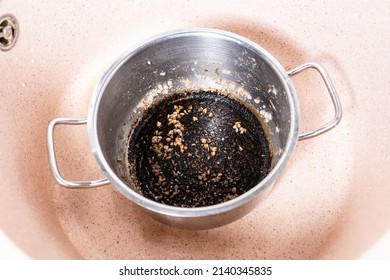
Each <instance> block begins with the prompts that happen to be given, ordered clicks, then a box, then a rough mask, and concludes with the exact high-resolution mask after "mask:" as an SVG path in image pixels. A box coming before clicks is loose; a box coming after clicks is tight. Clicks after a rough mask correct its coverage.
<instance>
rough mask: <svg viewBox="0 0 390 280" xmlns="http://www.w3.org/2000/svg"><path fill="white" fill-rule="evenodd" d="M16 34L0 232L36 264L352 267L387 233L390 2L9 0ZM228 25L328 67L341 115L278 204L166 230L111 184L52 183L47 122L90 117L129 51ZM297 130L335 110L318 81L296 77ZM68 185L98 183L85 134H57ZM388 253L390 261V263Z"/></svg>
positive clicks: (278, 195)
mask: <svg viewBox="0 0 390 280" xmlns="http://www.w3.org/2000/svg"><path fill="white" fill-rule="evenodd" d="M6 13H11V14H13V15H15V16H16V18H17V19H18V21H19V24H20V34H19V38H18V41H17V43H16V45H15V46H14V48H13V49H11V50H9V51H7V52H0V65H1V68H2V71H1V75H0V85H1V86H0V119H1V122H0V163H1V166H2V168H1V169H0V178H1V184H0V190H1V193H2V195H1V196H0V229H1V230H2V231H3V232H4V233H5V234H6V235H7V236H8V237H9V238H10V239H11V240H12V242H14V244H16V246H18V247H19V248H21V249H22V250H23V251H24V252H25V253H26V254H27V255H29V256H30V257H31V258H37V259H68V258H71V259H74V258H76V259H79V258H87V259H232V258H234V259H236V258H237V259H264V258H266V259H355V258H359V256H361V255H362V254H363V253H364V252H365V251H366V250H367V249H368V248H370V247H371V245H372V244H374V243H375V242H376V241H377V240H378V239H380V237H381V236H383V235H384V234H385V232H386V231H388V230H389V228H390V219H389V216H390V188H389V183H388V182H389V181H390V177H389V176H390V174H389V172H388V169H389V166H390V153H389V143H390V135H389V120H390V110H388V108H389V105H390V77H389V75H388V73H389V70H390V69H389V62H390V52H389V51H388V50H389V49H390V31H389V29H388V26H389V24H390V18H389V17H388V15H389V14H390V3H389V2H388V1H321V2H320V1H299V2H291V1H226V0H224V1H116V2H115V4H110V5H107V2H106V1H82V2H80V1H73V0H71V1H66V2H64V3H62V4H61V5H59V4H58V3H55V2H53V1H48V0H44V1H39V2H35V3H30V2H28V3H26V2H25V1H21V0H15V1H0V16H1V15H2V14H6ZM187 27H209V28H219V29H223V30H227V31H231V32H235V33H237V34H239V35H242V36H244V37H247V38H249V39H251V40H253V41H254V42H256V43H258V44H260V45H261V46H263V47H264V48H265V49H267V50H268V51H269V52H270V53H271V54H273V55H274V56H275V58H276V59H278V60H279V62H280V63H281V64H282V65H283V66H284V67H285V68H286V69H291V68H293V67H296V66H298V65H300V64H302V63H305V62H308V61H315V62H319V63H321V64H323V65H324V66H325V67H326V68H327V70H328V72H329V73H330V75H331V77H332V79H333V82H334V84H335V86H336V88H337V90H338V92H339V95H340V98H341V102H342V105H343V110H344V116H343V119H342V122H341V123H340V125H339V126H338V127H337V128H335V129H334V130H332V131H330V132H329V133H326V134H324V135H321V136H320V137H317V138H315V139H311V140H308V141H303V142H299V143H298V146H297V148H296V150H295V152H294V154H293V157H292V159H291V160H290V162H289V164H288V166H287V168H286V169H285V171H284V172H283V174H282V175H281V176H280V178H279V179H278V180H277V182H276V184H275V188H274V190H273V191H272V193H271V194H270V195H269V197H268V198H267V199H266V200H265V201H263V202H262V203H261V204H259V205H258V207H257V208H256V209H255V210H253V211H252V212H251V213H250V214H248V215H247V216H245V217H244V218H242V219H240V220H239V221H237V222H235V223H232V224H230V225H227V226H224V227H221V228H217V229H212V230H206V231H186V230H179V229H175V228H171V227H168V226H165V225H162V224H160V223H158V222H156V221H154V220H152V219H151V218H149V217H148V216H146V215H145V214H144V213H142V212H141V211H140V210H139V209H138V208H137V207H135V205H134V204H133V203H131V202H129V201H128V200H127V199H126V198H124V197H123V196H122V195H120V194H119V193H118V192H116V191H115V190H114V188H113V187H111V186H105V187H101V188H96V189H90V190H69V189H64V188H61V187H60V186H58V185H57V184H56V183H55V181H54V180H53V178H52V176H51V173H50V170H49V165H48V157H47V151H46V129H47V125H48V122H49V121H50V120H52V119H54V118H56V117H84V116H86V115H87V110H88V103H89V100H90V98H91V95H92V91H93V88H94V87H95V85H96V83H97V81H98V80H99V78H100V77H101V76H102V74H103V73H104V72H105V70H106V69H107V68H108V67H109V66H110V65H111V63H112V62H113V61H115V59H116V58H117V57H118V56H119V55H120V54H121V53H122V52H123V51H124V50H126V49H128V48H129V47H131V46H133V45H134V44H136V43H138V42H140V41H141V40H144V39H146V38H148V37H150V36H153V35H156V34H159V33H161V32H165V31H170V30H174V29H179V28H187ZM293 82H294V85H295V87H296V90H297V92H298V98H299V101H300V106H301V115H302V116H301V118H302V119H301V130H302V131H307V130H309V129H312V128H315V127H318V126H320V125H321V124H322V123H324V122H326V121H327V120H328V119H329V118H331V116H332V113H333V112H332V107H331V106H330V102H329V100H328V96H327V95H326V92H325V88H324V86H323V85H322V83H321V81H320V80H319V78H318V77H317V76H316V75H315V74H312V73H310V72H308V73H307V74H303V75H299V76H297V77H294V78H293ZM56 139H57V143H58V144H57V145H58V153H59V156H58V158H59V161H60V163H61V164H60V168H61V170H63V174H64V176H67V177H69V178H74V179H92V178H93V179H96V178H98V177H101V176H102V175H101V173H100V170H99V168H98V167H97V164H96V163H95V160H94V158H93V157H92V154H91V151H90V148H89V145H88V139H87V132H86V127H83V126H81V127H77V128H74V127H72V128H63V129H59V130H58V132H57V133H56ZM389 257H390V255H389Z"/></svg>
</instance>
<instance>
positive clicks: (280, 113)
mask: <svg viewBox="0 0 390 280" xmlns="http://www.w3.org/2000/svg"><path fill="white" fill-rule="evenodd" d="M200 90H203V91H214V92H222V93H227V94H229V95H230V96H232V97H234V98H235V99H237V100H240V101H241V102H242V103H244V104H246V106H247V107H248V108H251V110H252V111H254V112H255V113H256V114H257V115H258V116H259V119H260V121H261V123H262V125H263V127H264V128H265V130H266V131H267V137H268V140H269V142H270V150H271V154H272V157H273V159H272V167H275V166H277V165H278V164H279V162H280V161H281V159H283V158H285V157H286V156H284V157H283V155H284V154H285V153H286V150H288V151H287V152H288V153H290V152H291V149H292V148H291V147H293V146H295V141H296V131H297V130H298V128H297V121H296V119H297V108H296V107H297V103H296V100H295V94H294V93H293V88H292V87H291V85H290V82H289V79H288V77H287V75H286V74H285V72H284V71H283V69H282V68H281V67H280V66H279V64H278V63H277V62H276V61H275V60H274V59H273V58H272V57H271V56H270V55H268V53H267V52H266V51H264V50H262V49H261V48H260V47H258V46H257V45H255V44H253V43H251V42H249V41H247V40H245V39H243V38H240V37H238V36H235V35H231V34H229V33H225V32H216V31H207V30H202V31H199V30H198V31H193V32H192V31H185V32H178V33H174V34H170V35H166V36H161V37H158V38H155V39H152V40H150V41H149V42H148V43H145V44H142V45H141V46H139V47H137V48H135V49H134V50H132V51H130V52H129V53H127V54H126V55H125V56H123V57H122V59H121V60H119V61H118V62H117V64H115V65H114V66H113V67H112V68H111V70H109V72H108V74H107V75H106V76H105V77H104V78H103V80H102V83H101V85H100V87H98V88H97V92H96V93H95V94H96V96H95V98H96V103H95V106H97V108H95V112H96V115H95V117H96V119H95V120H94V122H95V123H96V134H97V139H98V142H99V146H100V148H101V153H102V156H103V157H104V160H105V162H106V163H107V166H103V169H104V170H106V171H107V172H108V173H110V172H112V173H113V174H115V176H116V177H118V178H120V180H122V181H124V182H125V183H126V184H127V185H130V186H131V187H132V183H131V181H132V177H131V176H132V174H129V163H128V155H127V148H128V145H129V143H128V141H129V135H130V134H131V132H132V130H133V129H134V126H135V123H136V122H137V121H138V119H139V118H140V116H141V115H142V114H143V113H144V112H145V110H147V109H148V108H149V107H150V106H151V105H152V104H153V103H154V102H156V101H158V100H160V99H162V98H164V97H166V96H167V95H169V94H174V93H177V92H183V91H193V92H197V91H200ZM294 136H295V138H294ZM98 160H99V159H98ZM101 164H102V163H101ZM104 164H105V163H103V165H104ZM109 177H110V176H109Z"/></svg>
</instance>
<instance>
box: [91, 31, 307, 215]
mask: <svg viewBox="0 0 390 280" xmlns="http://www.w3.org/2000/svg"><path fill="white" fill-rule="evenodd" d="M189 35H198V36H212V37H216V38H218V37H219V38H224V39H228V40H233V41H236V42H237V43H238V44H241V45H243V46H244V47H245V46H247V47H250V48H251V49H254V50H255V51H256V52H257V53H258V54H259V55H260V56H261V57H262V59H264V61H265V62H266V63H267V64H268V65H269V66H270V67H271V68H272V69H273V70H274V72H275V73H276V74H277V75H278V76H279V78H280V80H281V82H283V83H284V84H285V89H286V96H287V98H288V102H289V104H290V105H291V113H290V131H289V134H288V137H287V143H286V147H285V148H284V150H283V152H282V155H281V157H280V159H279V160H278V162H277V163H276V165H275V166H274V167H273V168H272V170H271V171H270V173H269V174H268V175H267V176H266V177H265V178H264V179H263V180H262V181H260V182H259V183H258V184H257V185H256V186H254V187H252V188H251V189H250V190H248V191H247V192H245V193H244V194H241V195H239V196H238V197H236V198H234V199H232V200H229V201H227V202H223V203H219V204H215V205H211V206H203V207H196V208H182V207H176V206H170V205H164V204H161V203H158V202H155V201H153V200H150V199H148V198H146V197H144V196H142V195H141V194H139V193H137V192H136V191H134V190H132V189H131V188H130V187H128V186H127V185H126V184H125V183H124V182H123V181H122V180H121V179H120V178H119V177H118V176H117V175H116V174H115V172H114V171H113V170H112V169H111V167H110V166H109V164H108V163H107V161H106V159H105V157H104V155H103V152H102V150H101V147H100V143H99V139H98V135H97V117H98V108H99V104H100V101H101V98H102V95H103V92H104V90H105V88H106V86H107V84H108V83H109V81H110V80H111V78H112V77H113V76H114V75H115V74H116V71H117V69H119V68H120V67H121V66H122V65H123V64H124V63H125V62H126V61H127V60H128V59H129V58H131V57H132V56H133V55H134V54H135V53H137V52H139V51H140V50H142V49H144V48H146V47H148V46H151V45H153V44H156V43H158V42H160V41H163V40H165V39H168V38H175V37H182V36H189ZM299 112H300V111H299V104H298V100H297V96H296V92H295V89H294V87H293V85H292V82H291V79H290V77H289V75H288V74H287V72H286V71H285V70H284V68H283V67H282V66H281V64H280V63H279V62H278V61H277V60H276V59H275V58H274V57H273V56H272V55H271V54H270V53H268V51H266V50H265V49H263V48H262V47H261V46H260V45H258V44H256V43H254V42H252V41H251V40H249V39H246V38H244V37H242V36H240V35H237V34H235V33H231V32H228V31H224V30H219V29H210V28H190V29H180V30H176V31H171V32H165V33H162V34H159V35H156V36H153V37H151V38H149V39H146V40H144V41H142V42H140V43H139V44H137V45H135V46H133V47H132V48H130V49H128V50H127V51H125V52H124V53H123V54H122V55H121V56H120V57H119V58H118V59H117V60H116V61H115V62H114V63H113V64H112V66H111V67H110V68H109V69H108V70H107V71H106V73H105V74H104V75H103V76H102V77H101V79H100V80H99V82H98V83H97V86H96V87H95V90H94V93H93V96H92V99H91V102H90V105H89V110H88V137H89V142H90V147H91V150H92V153H93V155H94V156H95V158H96V161H97V162H98V164H99V166H100V168H101V169H102V171H103V173H104V175H105V176H106V177H107V178H108V179H109V181H110V182H111V184H112V185H113V186H114V187H115V188H116V189H117V190H118V191H119V192H120V193H122V194H123V195H124V196H125V197H127V198H128V199H130V200H131V201H133V202H134V203H136V204H138V205H139V206H141V207H142V208H145V209H147V210H149V211H152V212H155V213H159V214H163V215H167V216H172V217H206V216H213V215H218V214H221V213H225V212H228V211H231V210H233V209H235V208H238V207H240V206H242V205H244V204H247V203H249V202H250V201H251V200H253V199H254V198H255V197H257V196H259V195H260V193H262V192H263V191H265V189H267V186H271V185H272V184H273V183H274V182H275V180H276V178H277V177H278V176H279V175H280V173H281V171H282V170H283V169H284V167H285V166H286V164H287V161H288V159H289V158H290V156H291V154H292V153H293V151H294V149H295V146H296V143H297V141H298V131H299Z"/></svg>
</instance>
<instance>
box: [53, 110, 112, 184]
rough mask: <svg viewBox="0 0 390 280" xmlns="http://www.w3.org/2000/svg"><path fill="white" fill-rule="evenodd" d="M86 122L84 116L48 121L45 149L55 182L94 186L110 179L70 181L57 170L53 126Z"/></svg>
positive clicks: (105, 182)
mask: <svg viewBox="0 0 390 280" xmlns="http://www.w3.org/2000/svg"><path fill="white" fill-rule="evenodd" d="M86 123H87V119H86V118H83V119H69V118H58V119H54V120H52V121H51V122H50V123H49V126H48V128H47V149H48V153H49V164H50V169H51V172H52V174H53V177H54V179H55V180H56V182H57V183H58V184H60V185H61V186H63V187H66V188H71V189H80V188H94V187H100V186H103V185H107V184H109V183H110V181H109V180H108V179H106V178H104V179H99V180H93V181H70V180H66V179H65V178H63V177H62V176H61V174H60V172H59V170H58V166H57V159H56V154H55V146H54V128H55V127H56V126H57V125H82V124H86Z"/></svg>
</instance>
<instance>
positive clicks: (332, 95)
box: [287, 62, 342, 140]
mask: <svg viewBox="0 0 390 280" xmlns="http://www.w3.org/2000/svg"><path fill="white" fill-rule="evenodd" d="M308 68H313V69H315V70H317V71H318V73H320V75H321V78H322V79H323V81H324V83H325V85H326V88H327V89H328V92H329V95H330V98H331V99H332V102H333V106H334V112H335V114H334V117H333V119H332V120H331V121H330V122H329V123H327V124H326V125H324V126H322V127H320V128H319V129H315V130H312V131H309V132H305V133H303V134H300V135H299V136H298V140H306V139H310V138H312V137H315V136H318V135H320V134H322V133H324V132H327V131H328V130H331V129H332V128H334V127H335V126H336V125H338V124H339V122H340V120H341V117H342V109H341V104H340V100H339V97H338V96H337V93H336V90H335V88H334V86H333V83H332V81H331V79H330V77H329V75H328V73H327V72H326V70H325V68H324V67H323V66H321V65H320V64H318V63H314V62H309V63H306V64H303V65H301V66H299V67H297V68H295V69H293V70H291V71H289V72H287V74H288V75H289V76H290V77H291V76H294V75H295V74H298V73H299V72H302V71H304V70H306V69H308Z"/></svg>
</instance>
